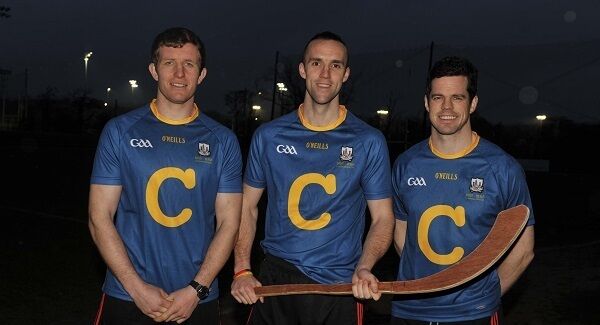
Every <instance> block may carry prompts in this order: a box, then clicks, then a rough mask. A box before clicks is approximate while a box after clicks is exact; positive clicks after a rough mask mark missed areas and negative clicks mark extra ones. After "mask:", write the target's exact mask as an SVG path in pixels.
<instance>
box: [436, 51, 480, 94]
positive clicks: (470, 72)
mask: <svg viewBox="0 0 600 325" xmlns="http://www.w3.org/2000/svg"><path fill="white" fill-rule="evenodd" d="M452 76H465V77H467V92H468V93H469V100H472V99H473V98H474V97H475V96H477V68H475V66H474V65H473V64H472V63H471V62H470V61H469V60H467V59H465V58H462V57H457V56H447V57H445V58H443V59H441V60H439V61H437V62H436V63H435V64H434V65H433V67H432V68H431V70H429V76H428V77H427V89H426V90H425V95H427V97H429V95H430V94H431V82H432V81H433V79H436V78H441V77H452Z"/></svg>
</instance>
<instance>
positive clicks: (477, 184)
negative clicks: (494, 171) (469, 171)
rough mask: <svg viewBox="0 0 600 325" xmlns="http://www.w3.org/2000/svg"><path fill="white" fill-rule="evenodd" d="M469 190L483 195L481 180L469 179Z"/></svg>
mask: <svg viewBox="0 0 600 325" xmlns="http://www.w3.org/2000/svg"><path fill="white" fill-rule="evenodd" d="M469 190H470V191H471V192H475V193H483V178H477V177H473V178H471V186H469Z"/></svg>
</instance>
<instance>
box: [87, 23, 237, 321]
mask: <svg viewBox="0 0 600 325" xmlns="http://www.w3.org/2000/svg"><path fill="white" fill-rule="evenodd" d="M205 64H206V50H205V48H204V45H203V44H202V42H201V41H200V39H198V37H197V36H196V35H195V34H194V33H193V32H192V31H190V30H188V29H185V28H171V29H167V30H165V31H164V32H162V33H160V34H159V35H158V36H157V37H156V38H155V40H154V43H153V45H152V51H151V63H150V65H149V70H150V74H151V75H152V77H153V78H154V79H155V80H156V81H157V83H158V91H157V95H156V99H155V100H153V101H152V102H151V103H150V104H148V105H145V106H143V107H141V108H138V109H136V110H133V111H131V112H128V113H126V114H123V115H121V116H118V117H116V118H114V119H112V120H111V121H109V122H108V123H107V125H106V126H105V128H104V130H103V131H102V135H101V137H100V141H99V143H98V149H97V151H96V157H95V160H94V168H93V171H92V176H91V186H90V202H89V227H90V231H91V234H92V238H93V240H94V242H95V243H96V245H97V246H98V250H99V251H100V254H101V255H102V257H103V258H104V261H105V262H106V264H107V266H108V270H107V273H106V279H105V282H104V286H103V291H104V293H105V295H103V299H102V304H101V310H99V312H98V317H97V323H99V322H100V321H102V323H103V324H153V323H155V322H163V321H166V322H177V323H182V322H184V321H186V324H215V325H216V324H219V320H218V318H219V314H218V301H217V298H218V294H219V292H218V283H217V281H216V276H217V274H218V272H219V271H220V270H221V268H222V267H223V265H224V264H225V262H226V261H227V258H228V256H229V254H230V253H231V250H232V249H233V245H234V243H235V239H236V234H237V231H238V227H239V220H240V219H239V218H240V209H241V199H242V194H241V192H242V172H241V161H242V159H241V155H240V149H239V145H238V142H237V139H236V137H235V135H234V134H233V133H232V132H231V131H229V130H228V129H227V128H225V127H223V126H221V125H220V124H218V123H217V122H215V121H214V120H212V119H211V118H209V117H208V116H206V115H205V114H204V113H203V112H200V111H199V109H198V107H197V106H196V104H195V103H194V93H195V91H196V87H197V86H198V85H199V84H200V83H201V82H202V80H203V79H204V77H205V76H206V68H205ZM100 318H101V320H100Z"/></svg>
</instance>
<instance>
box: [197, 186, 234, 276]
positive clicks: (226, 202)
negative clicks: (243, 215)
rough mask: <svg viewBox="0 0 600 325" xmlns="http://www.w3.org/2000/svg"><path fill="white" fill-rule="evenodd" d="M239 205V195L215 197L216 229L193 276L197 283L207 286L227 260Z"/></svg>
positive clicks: (232, 240)
mask: <svg viewBox="0 0 600 325" xmlns="http://www.w3.org/2000/svg"><path fill="white" fill-rule="evenodd" d="M241 205H242V195H241V194H234V193H231V194H221V193H219V194H218V195H217V200H216V203H215V210H216V214H217V229H216V231H215V235H214V237H213V239H212V241H211V243H210V246H209V247H208V250H207V251H206V257H205V258H204V262H202V265H201V267H200V270H199V271H198V273H197V274H196V276H195V279H196V281H198V283H200V284H203V285H206V286H209V285H210V284H211V283H212V282H213V280H214V279H215V277H216V276H217V274H218V273H219V271H221V269H222V268H223V265H225V263H226V262H227V259H229V255H230V254H231V251H232V250H233V246H234V245H235V241H236V238H237V233H238V229H239V223H240V209H241ZM190 280H191V279H190Z"/></svg>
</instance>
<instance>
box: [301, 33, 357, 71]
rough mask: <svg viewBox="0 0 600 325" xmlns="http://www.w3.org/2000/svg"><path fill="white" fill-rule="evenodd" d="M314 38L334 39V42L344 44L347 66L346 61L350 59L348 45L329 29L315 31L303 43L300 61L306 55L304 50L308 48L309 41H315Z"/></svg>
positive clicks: (302, 60)
mask: <svg viewBox="0 0 600 325" xmlns="http://www.w3.org/2000/svg"><path fill="white" fill-rule="evenodd" d="M316 40H326V41H336V42H340V43H341V44H342V45H344V47H345V48H346V66H348V62H349V61H350V58H349V53H348V45H346V43H345V42H344V40H342V37H341V36H340V35H338V34H336V33H333V32H330V31H324V32H320V33H317V34H315V36H313V37H312V38H311V39H310V40H309V41H308V42H306V45H304V51H303V52H302V57H301V58H300V62H304V58H305V57H306V50H308V46H309V45H310V43H311V42H312V41H316Z"/></svg>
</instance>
